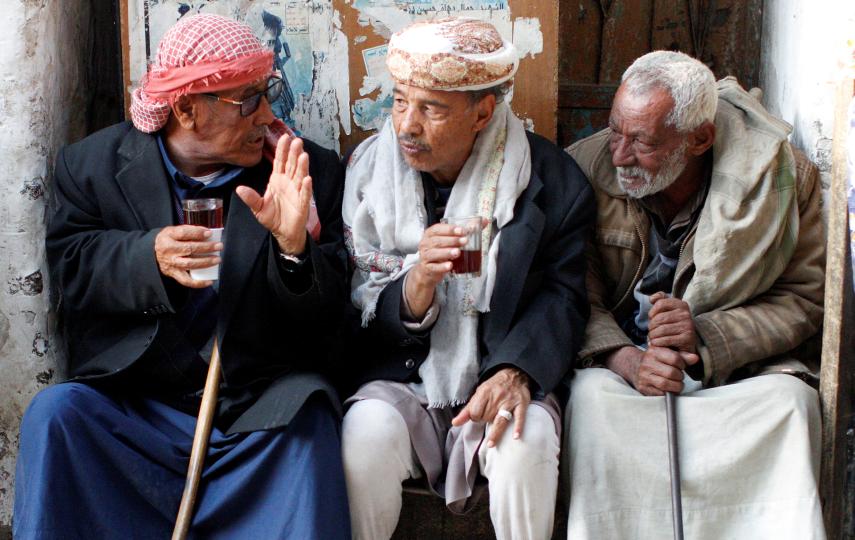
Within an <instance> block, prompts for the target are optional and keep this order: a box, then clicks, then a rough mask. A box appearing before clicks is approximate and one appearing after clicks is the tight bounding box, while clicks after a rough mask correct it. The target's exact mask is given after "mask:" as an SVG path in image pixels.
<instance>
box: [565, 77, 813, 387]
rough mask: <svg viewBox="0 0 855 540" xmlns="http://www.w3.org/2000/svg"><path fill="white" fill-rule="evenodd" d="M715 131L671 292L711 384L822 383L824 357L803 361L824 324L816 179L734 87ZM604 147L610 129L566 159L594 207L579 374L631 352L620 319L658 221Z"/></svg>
mask: <svg viewBox="0 0 855 540" xmlns="http://www.w3.org/2000/svg"><path fill="white" fill-rule="evenodd" d="M715 123H716V142H715V144H714V145H713V173H712V177H711V183H710V191H709V194H708V195H707V199H706V202H705V203H704V208H703V210H702V211H701V214H700V216H699V218H698V220H697V223H696V224H695V226H694V229H693V230H692V231H691V232H690V234H689V236H688V237H687V239H686V241H685V243H684V245H683V247H682V248H681V252H680V257H679V260H678V264H677V270H676V273H675V278H674V287H673V293H674V295H675V296H676V297H679V298H682V299H683V300H685V301H686V302H687V303H688V304H689V306H690V308H691V310H692V314H693V316H694V320H695V326H696V329H697V332H698V335H699V338H700V343H699V353H700V355H701V358H702V360H703V363H704V383H705V385H707V386H714V385H719V384H723V383H725V382H727V381H729V380H734V379H738V378H742V377H745V376H749V375H754V374H756V373H759V372H761V371H769V370H775V371H789V370H797V371H810V372H812V373H814V374H818V366H819V362H818V360H819V359H818V355H817V354H815V353H808V354H807V355H806V354H805V347H804V346H803V344H804V342H805V341H806V340H808V338H810V337H812V336H814V335H815V334H816V333H817V331H818V330H819V327H820V324H821V322H822V310H823V308H822V303H823V289H824V284H825V283H824V280H825V277H824V275H825V272H824V262H825V235H824V231H823V225H822V219H821V192H820V184H819V175H818V171H817V169H816V167H815V166H814V165H813V164H812V163H810V161H809V160H808V159H807V158H806V157H805V156H804V155H803V154H801V153H800V152H798V151H796V150H794V149H793V148H792V147H791V145H790V144H789V142H788V141H787V137H788V135H789V133H790V130H791V128H790V126H789V125H788V124H786V123H785V122H783V121H781V120H779V119H776V118H774V117H772V116H771V115H770V114H769V113H768V112H766V110H765V109H763V107H762V106H761V105H760V103H759V102H758V101H757V100H756V99H754V98H753V97H752V96H751V95H750V94H748V93H747V92H745V91H744V90H743V89H742V88H741V87H740V86H739V85H738V83H737V82H736V80H735V79H733V78H730V77H729V78H726V79H724V80H722V81H719V106H718V111H717V113H716V119H715ZM608 138H609V130H608V129H606V130H603V131H601V132H599V133H597V134H595V135H593V136H591V137H588V138H587V139H584V140H582V141H579V142H577V143H576V144H574V145H573V146H571V147H569V148H568V149H567V151H568V152H569V153H570V154H571V155H572V156H573V157H574V158H575V159H576V161H577V162H578V163H579V165H580V167H581V168H582V170H583V171H584V172H585V174H586V175H587V176H588V178H589V179H590V181H591V184H592V185H593V187H594V192H595V194H596V199H597V213H598V215H597V225H596V236H595V239H594V242H590V243H589V256H588V259H589V263H588V266H589V268H588V277H587V286H588V295H589V297H590V301H591V318H590V321H589V322H588V326H587V329H586V336H585V343H584V345H583V346H582V351H581V352H580V353H579V354H580V358H581V359H582V363H583V365H590V364H591V362H592V361H593V359H594V357H595V356H596V355H598V354H600V353H603V352H606V351H609V350H613V349H615V348H618V347H622V346H625V345H632V342H631V340H630V339H629V338H628V337H627V336H626V335H625V334H624V332H623V331H622V330H621V329H620V327H619V326H618V324H617V322H616V317H617V318H618V319H620V318H622V317H623V316H625V315H626V314H627V312H628V311H629V310H631V309H632V307H633V306H632V300H633V297H632V291H633V289H634V288H635V285H636V283H637V282H638V280H639V279H641V276H642V274H643V271H644V266H645V265H646V263H647V261H648V259H649V253H648V246H647V243H648V238H649V231H650V222H649V220H648V218H647V217H646V215H645V214H644V212H643V210H642V209H641V207H640V206H639V205H638V203H637V202H636V201H634V200H632V199H630V198H628V197H627V196H626V195H625V194H624V193H623V192H622V191H621V190H620V188H619V186H618V185H617V182H616V180H615V168H614V166H613V165H612V162H611V154H610V153H609V147H608Z"/></svg>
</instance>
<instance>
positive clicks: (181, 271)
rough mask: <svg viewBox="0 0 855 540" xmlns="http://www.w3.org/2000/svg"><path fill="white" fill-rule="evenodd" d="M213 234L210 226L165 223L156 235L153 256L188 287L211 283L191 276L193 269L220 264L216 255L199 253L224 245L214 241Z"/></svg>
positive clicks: (162, 269) (160, 266) (163, 269)
mask: <svg viewBox="0 0 855 540" xmlns="http://www.w3.org/2000/svg"><path fill="white" fill-rule="evenodd" d="M210 237H211V231H210V230H209V229H206V228H205V227H199V226H196V225H175V226H172V227H164V228H163V229H162V230H161V231H160V232H159V233H157V236H156V237H155V238H154V256H155V259H156V260H157V268H158V270H160V273H161V274H163V275H164V276H168V277H171V278H172V279H174V280H175V281H177V282H178V283H180V284H181V285H184V286H185V287H191V288H193V289H201V288H203V287H208V286H210V285H211V282H210V281H201V280H200V281H197V280H195V279H193V278H191V277H190V270H196V269H199V268H207V267H208V266H213V265H215V264H220V257H219V256H217V255H214V256H206V257H201V256H199V255H203V254H209V253H216V252H219V251H220V250H222V249H223V244H222V243H221V242H211V241H210V240H209V239H210Z"/></svg>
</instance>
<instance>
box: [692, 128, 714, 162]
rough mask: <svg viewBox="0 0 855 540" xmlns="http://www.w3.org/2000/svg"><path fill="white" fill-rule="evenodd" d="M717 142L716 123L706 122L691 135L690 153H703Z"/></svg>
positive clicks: (695, 154) (694, 154) (696, 154)
mask: <svg viewBox="0 0 855 540" xmlns="http://www.w3.org/2000/svg"><path fill="white" fill-rule="evenodd" d="M714 142H715V124H713V123H712V122H704V123H703V124H701V125H700V126H698V127H697V128H696V129H695V130H694V131H692V133H691V134H690V135H689V153H690V154H691V155H693V156H700V155H703V154H704V152H706V151H707V150H709V149H710V147H712V145H713V143H714Z"/></svg>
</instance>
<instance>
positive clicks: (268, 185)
mask: <svg viewBox="0 0 855 540" xmlns="http://www.w3.org/2000/svg"><path fill="white" fill-rule="evenodd" d="M272 65H273V59H272V53H271V52H270V51H268V50H266V49H265V48H264V47H263V46H262V45H261V44H260V42H259V41H258V39H256V37H255V36H254V35H253V33H252V31H251V30H250V28H249V27H248V26H247V25H245V24H243V23H238V22H237V21H234V20H231V19H226V18H223V17H219V16H215V15H197V16H193V17H188V18H185V19H182V20H181V21H179V22H178V23H177V24H176V25H175V26H174V27H173V28H171V29H170V30H169V31H168V32H167V33H166V35H165V36H164V37H163V40H162V41H161V42H160V45H159V49H158V55H157V59H156V62H155V64H154V65H153V66H151V70H150V72H149V74H148V75H147V76H146V78H145V79H144V80H143V82H142V84H141V86H140V88H137V89H136V90H135V91H134V93H133V103H132V105H131V116H132V118H133V123H130V122H125V123H121V124H118V125H115V126H112V127H109V128H107V129H105V130H103V131H100V132H98V133H95V134H94V135H91V136H90V137H87V138H86V139H84V140H83V141H80V142H78V143H76V144H73V145H71V146H69V147H67V148H64V149H63V150H62V151H61V152H60V154H59V156H58V158H57V163H56V176H55V184H54V194H55V204H54V205H53V208H52V214H51V218H50V225H49V228H48V235H47V256H48V261H49V263H50V270H51V278H52V281H53V282H54V284H55V285H56V286H57V288H58V290H59V293H60V295H61V296H60V307H61V315H62V317H63V320H62V325H63V330H64V331H65V337H66V343H67V345H68V349H69V350H68V359H69V368H68V369H69V375H70V382H65V383H63V384H59V385H56V386H53V387H50V388H47V389H45V390H43V391H42V392H40V393H39V394H38V395H37V396H36V397H35V398H34V399H33V401H32V403H31V404H30V406H29V408H28V410H27V412H26V414H25V415H24V419H23V423H22V426H21V439H20V440H21V445H20V453H19V458H18V464H17V472H16V492H15V514H14V533H15V537H16V538H20V539H22V540H23V539H30V538H39V539H50V538H81V539H96V538H145V539H148V538H168V537H169V536H170V532H171V530H172V527H173V523H174V520H175V516H176V514H177V510H178V506H179V500H180V498H181V494H182V491H183V488H184V481H185V478H184V477H185V474H186V472H187V466H188V457H189V454H190V448H191V443H192V441H193V433H194V425H195V414H196V413H197V411H198V410H199V400H200V395H201V389H202V388H203V386H204V381H205V374H206V371H207V369H208V366H207V361H208V358H209V356H210V351H211V349H212V348H213V346H214V341H215V339H216V340H217V342H218V343H219V350H220V353H221V362H222V378H221V380H222V382H221V384H220V390H219V402H218V406H217V415H216V418H215V420H214V429H213V433H212V434H211V440H210V445H209V448H208V453H207V456H206V460H205V467H204V471H203V473H202V479H201V485H200V491H199V498H198V501H197V503H196V512H195V515H194V519H193V523H192V526H191V529H190V533H191V534H192V535H193V536H195V537H198V538H228V539H232V538H253V539H265V538H293V539H299V540H304V539H307V538H309V539H311V538H317V539H324V540H328V539H330V538H341V539H345V538H349V537H350V520H349V516H348V509H347V500H346V491H345V485H344V476H343V470H342V466H341V453H340V436H339V418H340V404H339V399H338V397H337V396H336V393H335V391H334V390H333V389H332V387H331V386H330V384H329V383H328V382H327V380H326V378H325V377H324V375H323V374H324V372H325V371H326V370H327V368H328V366H329V365H331V364H332V363H333V362H335V361H336V359H337V357H338V352H337V351H336V342H337V340H336V336H337V335H338V334H339V321H340V320H341V318H342V306H343V305H344V302H345V301H346V287H345V265H346V256H345V251H344V247H343V243H342V240H341V199H340V193H341V187H342V180H343V170H342V167H341V165H340V164H339V161H338V159H337V157H336V155H335V154H334V153H333V152H330V151H328V150H324V149H322V148H320V147H319V146H317V145H315V144H313V143H311V142H310V141H301V140H299V139H296V138H294V137H293V136H291V135H290V134H285V135H284V136H282V137H281V138H278V137H277V135H279V134H281V133H282V132H285V131H287V130H286V129H284V124H281V123H280V122H278V121H276V119H275V117H274V116H273V114H272V112H271V110H270V102H271V101H272V100H274V99H275V98H276V96H277V94H278V93H279V92H281V89H282V84H281V81H280V80H279V79H277V78H276V77H274V76H273V73H272ZM277 139H278V142H277ZM274 149H275V151H274ZM263 154H264V155H267V156H268V157H269V158H273V159H272V163H271V160H268V159H263ZM262 194H263V195H262ZM193 198H219V199H222V202H223V215H224V221H225V229H224V233H223V241H222V242H214V241H212V240H211V231H210V230H208V229H207V228H205V227H200V226H194V225H189V224H186V222H187V220H186V216H185V215H184V212H183V209H182V206H181V204H180V201H181V200H182V199H193ZM217 263H219V264H220V272H219V279H218V280H216V281H207V280H196V279H193V278H192V277H191V274H190V271H191V270H193V269H198V268H202V267H206V266H210V265H212V264H217Z"/></svg>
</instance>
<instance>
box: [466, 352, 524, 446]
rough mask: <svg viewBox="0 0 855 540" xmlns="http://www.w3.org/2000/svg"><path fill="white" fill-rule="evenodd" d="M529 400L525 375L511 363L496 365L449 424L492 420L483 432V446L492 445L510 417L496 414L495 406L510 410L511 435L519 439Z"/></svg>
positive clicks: (506, 425)
mask: <svg viewBox="0 0 855 540" xmlns="http://www.w3.org/2000/svg"><path fill="white" fill-rule="evenodd" d="M530 402H531V392H530V391H529V389H528V375H526V374H525V373H523V372H522V371H520V370H519V369H517V368H513V367H508V368H504V369H500V370H499V371H497V372H496V373H495V374H494V375H493V376H492V377H490V378H489V379H487V380H486V381H484V382H483V383H481V384H480V385H478V388H477V389H476V390H475V395H473V396H472V398H471V399H470V400H469V403H467V404H466V406H465V407H463V410H462V411H460V413H458V415H457V416H455V417H454V419H453V420H452V421H451V424H452V425H454V426H461V425H463V424H465V423H466V422H470V421H472V422H492V423H493V425H492V427H491V428H490V434H489V435H488V436H487V447H488V448H492V447H494V446H496V444H497V443H498V441H499V440H500V439H501V437H502V434H503V433H504V432H505V429H507V427H508V425H509V424H510V423H511V421H510V420H507V419H506V418H504V417H502V416H499V415H498V412H499V410H500V409H505V410H506V411H510V412H511V413H513V415H514V419H513V422H514V439H519V438H520V437H522V431H523V425H524V424H525V412H526V409H527V408H528V404H529V403H530Z"/></svg>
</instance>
